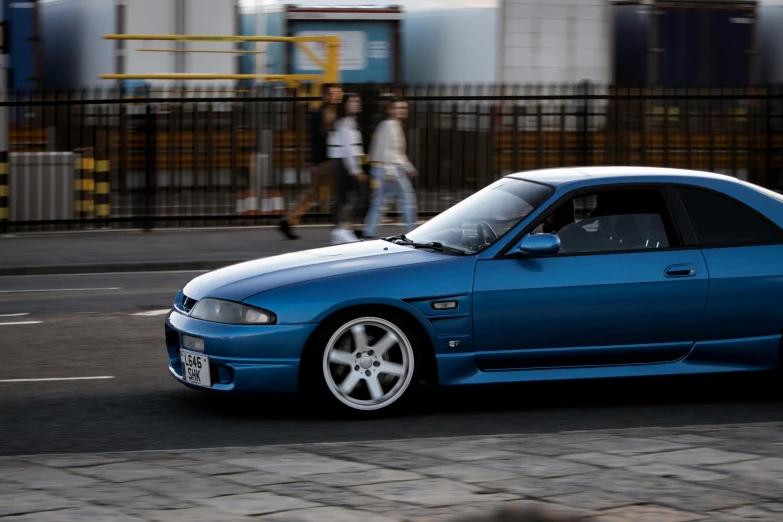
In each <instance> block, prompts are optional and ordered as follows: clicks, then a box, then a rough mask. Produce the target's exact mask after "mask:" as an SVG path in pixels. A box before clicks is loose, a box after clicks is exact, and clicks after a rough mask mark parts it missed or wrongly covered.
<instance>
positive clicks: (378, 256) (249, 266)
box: [182, 240, 451, 301]
mask: <svg viewBox="0 0 783 522" xmlns="http://www.w3.org/2000/svg"><path fill="white" fill-rule="evenodd" d="M450 257H451V256H449V255H445V254H440V253H435V252H431V251H428V250H415V249H413V248H411V247H408V246H402V245H395V244H392V243H389V242H386V241H380V240H378V241H362V242H358V243H350V244H346V245H337V246H332V247H327V248H317V249H313V250H304V251H301V252H294V253H291V254H283V255H279V256H272V257H267V258H263V259H256V260H253V261H246V262H244V263H239V264H236V265H231V266H227V267H224V268H221V269H218V270H214V271H212V272H209V273H207V274H204V275H201V276H199V277H196V278H195V279H193V280H192V281H190V282H189V283H188V284H187V285H185V287H184V288H183V289H182V292H183V293H184V294H185V295H186V296H188V297H189V298H191V299H196V300H200V299H203V298H205V297H214V298H218V299H229V300H232V301H242V300H244V299H247V298H249V297H252V296H254V295H256V294H259V293H261V292H265V291H267V290H272V289H274V288H280V287H282V286H287V285H291V284H296V283H301V282H304V281H310V280H314V279H321V278H324V277H334V276H339V275H345V274H348V273H354V272H363V271H366V270H377V269H382V268H390V267H399V266H403V265H415V264H420V263H431V262H437V261H443V260H447V259H449V258H450Z"/></svg>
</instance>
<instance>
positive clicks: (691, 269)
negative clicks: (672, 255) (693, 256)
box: [664, 264, 696, 277]
mask: <svg viewBox="0 0 783 522" xmlns="http://www.w3.org/2000/svg"><path fill="white" fill-rule="evenodd" d="M664 275H665V276H666V277H692V276H695V275H696V267H695V266H693V265H689V264H686V265H671V266H670V267H668V268H667V269H666V271H665V272H664Z"/></svg>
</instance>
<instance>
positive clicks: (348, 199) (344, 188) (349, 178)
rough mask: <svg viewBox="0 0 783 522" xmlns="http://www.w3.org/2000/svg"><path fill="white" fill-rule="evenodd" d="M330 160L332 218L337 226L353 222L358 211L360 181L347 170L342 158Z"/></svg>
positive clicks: (360, 190) (360, 191) (360, 189)
mask: <svg viewBox="0 0 783 522" xmlns="http://www.w3.org/2000/svg"><path fill="white" fill-rule="evenodd" d="M332 162H333V163H332V165H331V171H332V174H333V176H334V177H333V183H334V184H333V187H334V192H333V194H334V207H333V212H332V219H333V220H334V221H335V224H337V225H338V226H339V225H347V224H353V223H355V222H356V219H357V217H358V215H359V211H360V204H361V196H362V187H361V185H362V183H361V182H360V181H359V180H358V179H356V176H353V175H351V174H350V173H349V172H348V169H346V168H345V164H344V163H343V160H342V159H333V160H332Z"/></svg>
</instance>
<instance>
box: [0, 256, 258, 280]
mask: <svg viewBox="0 0 783 522" xmlns="http://www.w3.org/2000/svg"><path fill="white" fill-rule="evenodd" d="M245 261H251V259H239V260H236V259H234V260H232V259H224V260H215V261H163V262H139V263H85V264H73V265H28V266H14V267H0V277H4V276H22V275H64V274H89V273H112V272H158V271H171V270H215V269H218V268H223V267H224V266H228V265H235V264H237V263H244V262H245Z"/></svg>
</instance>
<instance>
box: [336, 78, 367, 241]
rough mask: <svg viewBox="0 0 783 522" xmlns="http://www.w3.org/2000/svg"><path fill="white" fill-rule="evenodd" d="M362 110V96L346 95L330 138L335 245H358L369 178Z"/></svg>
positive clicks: (338, 110) (339, 108)
mask: <svg viewBox="0 0 783 522" xmlns="http://www.w3.org/2000/svg"><path fill="white" fill-rule="evenodd" d="M361 110H362V101H361V98H359V95H358V94H354V93H346V94H345V95H343V101H342V103H341V104H340V105H339V106H338V109H337V121H336V122H335V125H334V130H333V131H332V132H331V133H330V135H329V141H328V143H327V149H328V156H329V158H331V159H332V166H331V171H332V173H333V176H334V188H335V190H334V194H335V205H336V209H335V211H336V212H335V213H336V215H337V227H336V228H335V229H334V230H332V244H340V243H352V242H354V241H358V240H359V239H358V238H357V237H356V234H355V233H354V231H353V228H354V222H355V221H356V211H357V207H358V205H357V204H358V199H359V188H360V183H362V182H363V181H365V179H366V177H367V175H366V174H365V173H364V170H363V169H362V157H363V156H364V145H363V143H362V133H361V132H360V130H359V125H358V123H357V121H356V117H357V115H358V114H359V113H360V112H361Z"/></svg>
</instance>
